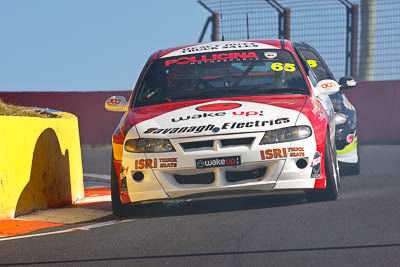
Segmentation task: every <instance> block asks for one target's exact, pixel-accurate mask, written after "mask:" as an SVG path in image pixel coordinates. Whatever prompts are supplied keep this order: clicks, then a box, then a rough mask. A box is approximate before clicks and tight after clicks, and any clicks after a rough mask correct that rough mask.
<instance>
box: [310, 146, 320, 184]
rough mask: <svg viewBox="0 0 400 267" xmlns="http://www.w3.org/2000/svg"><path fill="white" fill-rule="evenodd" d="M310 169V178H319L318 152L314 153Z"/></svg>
mask: <svg viewBox="0 0 400 267" xmlns="http://www.w3.org/2000/svg"><path fill="white" fill-rule="evenodd" d="M311 168H312V170H311V178H321V154H320V153H319V152H315V154H314V158H313V161H312V162H311Z"/></svg>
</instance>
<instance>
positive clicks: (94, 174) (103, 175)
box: [83, 173, 111, 181]
mask: <svg viewBox="0 0 400 267" xmlns="http://www.w3.org/2000/svg"><path fill="white" fill-rule="evenodd" d="M83 176H84V177H92V178H98V179H102V180H107V181H110V179H111V176H110V175H106V174H97V173H84V174H83Z"/></svg>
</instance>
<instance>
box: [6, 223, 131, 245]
mask: <svg viewBox="0 0 400 267" xmlns="http://www.w3.org/2000/svg"><path fill="white" fill-rule="evenodd" d="M132 220H133V219H129V220H113V221H108V222H101V223H95V224H89V225H86V226H81V227H76V228H71V229H65V230H60V231H54V232H48V233H40V234H32V235H22V236H11V237H4V238H0V242H1V241H7V240H15V239H24V238H30V237H38V236H46V235H56V234H64V233H70V232H75V231H87V230H90V229H94V228H99V227H104V226H109V225H114V224H118V223H123V222H129V221H132Z"/></svg>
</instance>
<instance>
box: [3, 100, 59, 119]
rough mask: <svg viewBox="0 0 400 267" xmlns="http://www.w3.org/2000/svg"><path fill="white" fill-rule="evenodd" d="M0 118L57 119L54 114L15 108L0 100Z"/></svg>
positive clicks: (20, 107) (27, 108)
mask: <svg viewBox="0 0 400 267" xmlns="http://www.w3.org/2000/svg"><path fill="white" fill-rule="evenodd" d="M0 116H24V117H39V118H54V117H58V116H57V115H55V114H51V113H47V112H40V111H35V110H34V109H33V108H30V107H22V106H15V105H10V104H6V103H4V102H3V101H2V100H1V99H0Z"/></svg>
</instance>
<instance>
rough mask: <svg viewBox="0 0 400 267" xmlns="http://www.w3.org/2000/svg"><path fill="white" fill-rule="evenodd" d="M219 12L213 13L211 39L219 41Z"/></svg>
mask: <svg viewBox="0 0 400 267" xmlns="http://www.w3.org/2000/svg"><path fill="white" fill-rule="evenodd" d="M219 18H220V14H219V12H214V13H213V14H212V33H211V41H219Z"/></svg>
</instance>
